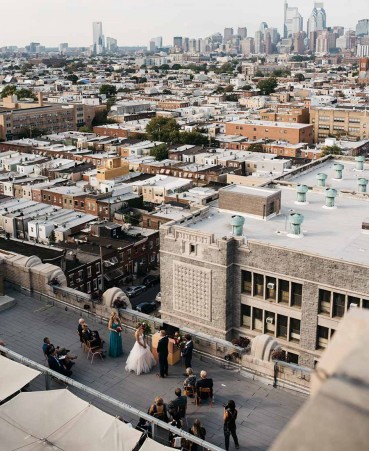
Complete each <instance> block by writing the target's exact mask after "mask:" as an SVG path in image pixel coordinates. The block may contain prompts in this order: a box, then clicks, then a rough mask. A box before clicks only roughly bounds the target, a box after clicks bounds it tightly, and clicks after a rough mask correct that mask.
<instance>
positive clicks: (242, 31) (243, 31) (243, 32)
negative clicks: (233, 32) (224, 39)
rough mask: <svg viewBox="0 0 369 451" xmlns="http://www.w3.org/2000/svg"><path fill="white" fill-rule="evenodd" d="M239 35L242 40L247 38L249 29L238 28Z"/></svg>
mask: <svg viewBox="0 0 369 451" xmlns="http://www.w3.org/2000/svg"><path fill="white" fill-rule="evenodd" d="M237 34H238V36H239V37H240V39H245V38H247V28H246V27H238V30H237Z"/></svg>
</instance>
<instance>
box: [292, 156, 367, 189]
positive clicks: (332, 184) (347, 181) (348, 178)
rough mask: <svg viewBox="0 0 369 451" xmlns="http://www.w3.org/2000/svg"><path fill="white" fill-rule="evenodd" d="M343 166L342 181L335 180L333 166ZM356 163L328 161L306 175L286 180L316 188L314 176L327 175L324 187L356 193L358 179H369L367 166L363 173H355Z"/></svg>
mask: <svg viewBox="0 0 369 451" xmlns="http://www.w3.org/2000/svg"><path fill="white" fill-rule="evenodd" d="M335 163H339V164H343V166H344V167H345V168H344V170H343V172H342V179H341V180H337V179H335V175H336V171H335V170H334V164H335ZM355 168H356V163H355V162H351V161H344V160H328V161H326V162H325V163H323V164H322V165H319V166H316V168H315V169H313V170H311V171H310V172H308V173H302V174H301V175H297V176H295V177H292V178H290V179H288V181H289V182H294V183H298V184H300V185H307V186H318V183H317V179H316V176H317V174H320V173H324V174H327V176H328V178H327V180H326V186H327V187H328V188H334V189H336V190H338V191H356V192H357V191H358V182H357V181H358V179H360V178H365V179H369V164H368V163H366V164H365V165H364V170H363V171H357V170H356V169H355Z"/></svg>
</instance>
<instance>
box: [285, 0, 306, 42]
mask: <svg viewBox="0 0 369 451" xmlns="http://www.w3.org/2000/svg"><path fill="white" fill-rule="evenodd" d="M302 29H303V18H302V16H301V14H300V13H299V9H298V8H296V7H289V6H288V3H287V1H285V3H284V31H283V35H284V37H285V38H288V37H289V36H292V35H293V34H294V33H298V32H299V31H302Z"/></svg>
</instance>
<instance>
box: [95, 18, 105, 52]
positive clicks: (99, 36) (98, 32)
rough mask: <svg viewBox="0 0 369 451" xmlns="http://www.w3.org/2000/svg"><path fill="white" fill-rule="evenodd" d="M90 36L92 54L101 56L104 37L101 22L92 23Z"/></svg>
mask: <svg viewBox="0 0 369 451" xmlns="http://www.w3.org/2000/svg"><path fill="white" fill-rule="evenodd" d="M92 35H93V44H92V45H93V53H94V54H95V55H101V53H104V47H105V45H104V35H103V31H102V22H92Z"/></svg>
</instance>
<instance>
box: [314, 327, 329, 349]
mask: <svg viewBox="0 0 369 451" xmlns="http://www.w3.org/2000/svg"><path fill="white" fill-rule="evenodd" d="M328 335H329V329H328V327H323V326H318V340H317V341H318V342H317V349H325V348H326V347H327V346H328Z"/></svg>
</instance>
